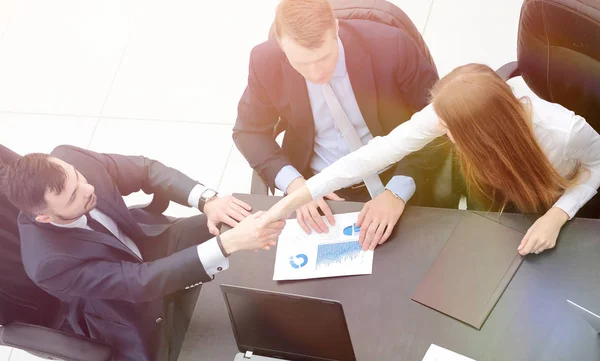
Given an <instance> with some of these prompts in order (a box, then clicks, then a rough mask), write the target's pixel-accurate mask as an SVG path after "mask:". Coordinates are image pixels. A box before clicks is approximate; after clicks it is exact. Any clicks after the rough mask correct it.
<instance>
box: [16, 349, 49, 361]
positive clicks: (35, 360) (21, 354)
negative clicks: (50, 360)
mask: <svg viewBox="0 0 600 361" xmlns="http://www.w3.org/2000/svg"><path fill="white" fill-rule="evenodd" d="M42 360H45V359H43V358H41V357H37V356H34V355H32V354H30V353H28V352H25V351H23V350H19V349H14V350H13V352H12V355H11V356H10V361H42Z"/></svg>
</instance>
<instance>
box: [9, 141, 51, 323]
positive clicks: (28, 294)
mask: <svg viewBox="0 0 600 361" xmlns="http://www.w3.org/2000/svg"><path fill="white" fill-rule="evenodd" d="M19 157H20V156H19V155H18V154H16V153H14V152H13V151H11V150H10V149H8V148H6V147H4V146H2V145H0V168H2V167H4V166H6V165H9V164H10V163H12V162H13V161H15V160H16V159H18V158H19ZM18 215H19V210H18V209H17V208H16V207H15V206H14V205H12V203H10V202H9V200H8V199H7V198H6V197H5V196H4V195H3V194H0V249H1V250H2V252H1V253H0V325H6V324H8V323H11V322H14V321H21V322H26V323H31V324H35V325H42V326H48V327H58V326H60V325H59V324H60V321H61V320H60V314H59V310H60V301H59V300H58V299H56V298H54V297H52V296H50V295H49V294H48V293H46V292H44V291H42V290H41V289H40V288H39V287H38V286H36V285H35V284H34V283H33V282H32V281H31V280H30V279H29V277H28V276H27V274H26V273H25V269H24V268H23V262H22V259H21V242H20V241H19V229H18V227H17V216H18Z"/></svg>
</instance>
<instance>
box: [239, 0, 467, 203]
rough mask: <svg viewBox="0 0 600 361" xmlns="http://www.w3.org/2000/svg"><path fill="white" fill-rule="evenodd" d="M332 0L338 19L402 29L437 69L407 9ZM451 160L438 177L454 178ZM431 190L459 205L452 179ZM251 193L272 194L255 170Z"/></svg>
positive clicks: (378, 0)
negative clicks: (442, 174)
mask: <svg viewBox="0 0 600 361" xmlns="http://www.w3.org/2000/svg"><path fill="white" fill-rule="evenodd" d="M330 2H331V5H332V7H333V11H334V13H335V17H336V18H337V19H363V20H371V21H376V22H379V23H383V24H386V25H389V26H393V27H396V28H400V29H403V30H404V31H405V32H406V33H407V34H408V35H409V36H410V37H411V38H412V39H413V40H414V41H415V43H416V44H417V46H418V47H419V49H420V51H421V52H422V53H423V55H425V57H427V58H428V59H429V62H430V63H431V65H433V67H434V68H436V66H435V62H434V61H433V57H432V56H431V53H430V51H429V48H428V47H427V44H425V40H424V39H423V37H422V36H421V33H420V32H419V30H418V29H417V27H416V26H415V25H414V23H413V22H412V21H411V20H410V18H409V17H408V16H407V15H406V14H405V13H404V11H402V10H401V9H400V8H398V7H397V6H396V5H394V4H392V3H390V2H388V1H385V0H331V1H330ZM274 36H275V29H274V25H271V29H270V30H269V39H272V38H273V37H274ZM285 127H286V124H283V123H282V122H281V121H280V122H278V123H277V125H276V126H275V129H274V132H273V137H274V138H277V137H278V136H279V135H280V134H281V133H282V132H284V131H285ZM452 162H453V161H452V155H451V154H449V156H448V159H446V163H445V165H444V167H443V169H442V170H440V172H443V173H449V176H446V177H445V176H440V177H438V178H437V179H442V180H443V179H446V180H447V179H451V178H452V176H451V174H452V173H454V172H455V169H456V167H454V166H453V165H452ZM432 192H433V193H434V194H435V195H434V197H435V198H436V199H438V200H439V204H444V205H448V206H449V207H454V206H455V205H458V200H459V197H460V194H458V193H457V192H455V191H454V189H453V186H452V184H450V182H447V183H446V182H435V184H434V186H433V187H432ZM250 193H252V194H264V195H266V194H268V193H269V189H268V187H267V184H266V183H265V181H264V180H263V179H262V178H261V177H260V175H259V174H258V173H257V172H256V171H253V173H252V183H251V188H250Z"/></svg>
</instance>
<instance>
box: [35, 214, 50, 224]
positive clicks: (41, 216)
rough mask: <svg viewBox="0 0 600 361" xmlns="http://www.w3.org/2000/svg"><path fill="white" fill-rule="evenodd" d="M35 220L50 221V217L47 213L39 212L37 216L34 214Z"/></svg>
mask: <svg viewBox="0 0 600 361" xmlns="http://www.w3.org/2000/svg"><path fill="white" fill-rule="evenodd" d="M35 221H36V222H39V223H50V222H52V219H50V216H49V215H47V214H40V215H39V216H35Z"/></svg>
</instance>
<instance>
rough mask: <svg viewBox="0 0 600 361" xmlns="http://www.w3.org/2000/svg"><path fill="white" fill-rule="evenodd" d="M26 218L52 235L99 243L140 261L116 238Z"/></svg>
mask: <svg viewBox="0 0 600 361" xmlns="http://www.w3.org/2000/svg"><path fill="white" fill-rule="evenodd" d="M98 209H100V210H101V211H102V212H104V211H103V210H102V209H101V208H100V207H98ZM26 217H27V218H28V219H29V221H30V222H31V223H32V225H35V226H37V227H39V228H42V229H45V230H48V231H52V232H54V233H59V234H64V235H65V237H70V238H74V239H75V240H77V241H85V242H94V243H99V244H102V245H105V246H109V247H112V248H116V249H118V250H120V251H123V252H125V253H127V254H128V255H130V256H132V257H134V258H135V259H137V260H140V258H139V257H138V256H137V255H136V254H135V253H133V251H132V250H130V249H129V247H127V246H125V245H124V244H123V243H122V242H121V241H119V240H118V239H117V238H116V237H110V236H109V235H107V234H104V233H101V232H94V231H90V230H87V229H82V228H63V227H57V226H55V225H53V224H47V223H39V222H36V221H35V220H34V219H33V218H31V217H29V216H26ZM52 239H54V238H52ZM61 241H64V240H63V239H61Z"/></svg>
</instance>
